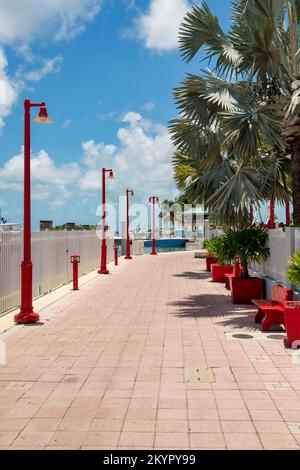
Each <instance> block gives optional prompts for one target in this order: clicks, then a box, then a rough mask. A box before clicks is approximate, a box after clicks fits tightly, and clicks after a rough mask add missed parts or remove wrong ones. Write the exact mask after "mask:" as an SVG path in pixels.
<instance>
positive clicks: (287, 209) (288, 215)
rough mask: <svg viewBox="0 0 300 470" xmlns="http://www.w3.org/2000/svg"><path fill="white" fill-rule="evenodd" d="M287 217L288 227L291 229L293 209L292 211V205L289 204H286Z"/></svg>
mask: <svg viewBox="0 0 300 470" xmlns="http://www.w3.org/2000/svg"><path fill="white" fill-rule="evenodd" d="M285 216H286V226H287V227H289V226H290V225H291V223H292V221H291V209H290V203H289V202H287V203H286V204H285Z"/></svg>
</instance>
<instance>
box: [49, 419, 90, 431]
mask: <svg viewBox="0 0 300 470" xmlns="http://www.w3.org/2000/svg"><path fill="white" fill-rule="evenodd" d="M91 423H92V418H82V417H75V418H69V417H68V416H67V415H66V416H65V417H64V418H63V419H62V420H61V421H60V423H59V425H58V427H57V430H58V431H78V430H80V431H88V430H89V429H90V426H91Z"/></svg>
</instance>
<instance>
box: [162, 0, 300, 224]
mask: <svg viewBox="0 0 300 470" xmlns="http://www.w3.org/2000/svg"><path fill="white" fill-rule="evenodd" d="M232 11H233V14H232V25H231V29H230V31H229V32H228V33H225V32H224V31H223V30H222V28H221V26H220V24H219V22H218V19H217V18H216V17H214V16H213V14H212V13H211V11H210V9H209V7H208V6H207V5H206V4H205V3H202V4H201V5H200V4H199V5H195V6H194V7H193V8H192V10H191V11H190V12H188V13H187V15H186V17H185V19H184V22H183V24H182V26H181V28H180V35H179V36H180V37H179V39H180V49H181V52H182V54H183V58H184V59H185V60H186V61H187V62H190V61H191V60H192V59H193V58H194V57H195V56H196V55H197V53H198V52H199V51H200V50H203V51H204V60H206V61H209V62H210V63H211V64H212V66H213V67H212V70H206V71H203V72H202V75H201V76H197V75H191V74H189V75H187V77H186V78H185V80H184V81H183V82H182V84H181V86H180V87H179V88H177V89H176V90H175V92H174V95H175V101H176V104H177V106H178V109H179V112H180V118H179V119H175V120H173V121H172V122H171V125H170V132H171V134H172V138H173V141H174V143H175V145H177V148H178V150H179V151H180V154H177V155H176V156H175V157H174V164H175V176H176V180H177V183H178V185H183V189H184V190H185V191H186V192H187V193H189V192H190V191H191V192H192V193H194V195H195V194H196V195H197V197H200V198H202V199H204V200H205V203H206V205H207V206H208V207H212V208H213V210H215V211H217V212H218V211H219V214H218V215H219V216H223V218H224V217H225V213H226V211H229V213H230V214H231V215H230V216H229V219H231V220H234V219H241V218H245V215H246V206H247V205H248V203H249V202H250V201H251V199H253V200H254V201H259V200H263V199H267V198H269V197H274V198H275V199H277V200H279V201H281V202H283V201H288V200H289V198H290V187H289V186H290V184H291V185H292V189H293V201H294V222H295V224H300V118H299V115H298V112H299V104H300V81H298V80H297V79H298V78H299V60H300V54H299V53H298V49H299V34H298V32H299V25H300V0H236V1H234V2H233V4H232ZM286 18H288V25H287V22H286ZM203 142H204V143H205V145H206V147H205V145H202V144H203ZM216 148H219V150H220V151H219V152H214V150H213V149H216ZM180 155H181V157H180ZM178 158H179V159H180V158H181V161H179V160H178ZM177 163H178V165H179V167H178V168H177V169H176V166H177ZM207 164H209V165H211V167H210V168H209V169H207ZM182 165H184V166H182ZM188 166H190V167H191V168H192V172H191V174H190V176H189V177H187V178H186V179H185V180H184V178H183V180H180V177H183V174H182V172H188ZM221 168H222V171H223V174H222V175H219V171H220V169H221ZM224 173H225V175H224ZM290 174H291V176H290ZM180 175H181V176H180ZM183 181H184V183H183ZM212 181H213V184H211V183H212ZM207 182H208V183H207ZM291 182H292V183H291ZM184 185H186V186H184ZM213 186H217V191H216V192H215V194H214V195H211V194H210V192H209V191H208V190H207V188H209V189H210V191H211V190H212V189H213ZM203 188H204V189H205V191H204V192H203ZM249 190H251V191H250V192H249ZM246 193H248V194H246ZM251 202H252V201H251ZM218 207H219V209H218ZM248 207H249V206H248ZM222 214H223V215H222Z"/></svg>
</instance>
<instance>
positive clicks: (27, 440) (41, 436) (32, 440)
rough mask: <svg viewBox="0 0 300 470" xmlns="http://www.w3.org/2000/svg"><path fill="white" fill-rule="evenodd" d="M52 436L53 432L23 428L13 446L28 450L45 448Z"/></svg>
mask: <svg viewBox="0 0 300 470" xmlns="http://www.w3.org/2000/svg"><path fill="white" fill-rule="evenodd" d="M52 435H53V431H40V430H39V431H33V430H32V429H27V428H25V430H24V431H22V432H21V434H19V436H18V437H17V439H16V440H15V441H14V446H26V447H28V448H31V449H32V448H36V447H38V446H45V445H47V443H48V442H49V440H50V439H51V437H52Z"/></svg>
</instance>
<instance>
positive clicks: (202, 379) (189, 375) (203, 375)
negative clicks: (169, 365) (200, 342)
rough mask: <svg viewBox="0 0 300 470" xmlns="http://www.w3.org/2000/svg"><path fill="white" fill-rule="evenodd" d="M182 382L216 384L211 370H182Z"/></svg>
mask: <svg viewBox="0 0 300 470" xmlns="http://www.w3.org/2000/svg"><path fill="white" fill-rule="evenodd" d="M184 381H185V382H186V383H191V384H195V383H206V384H211V383H215V382H216V377H215V374H214V371H213V369H211V368H209V369H184Z"/></svg>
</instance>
